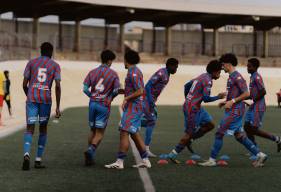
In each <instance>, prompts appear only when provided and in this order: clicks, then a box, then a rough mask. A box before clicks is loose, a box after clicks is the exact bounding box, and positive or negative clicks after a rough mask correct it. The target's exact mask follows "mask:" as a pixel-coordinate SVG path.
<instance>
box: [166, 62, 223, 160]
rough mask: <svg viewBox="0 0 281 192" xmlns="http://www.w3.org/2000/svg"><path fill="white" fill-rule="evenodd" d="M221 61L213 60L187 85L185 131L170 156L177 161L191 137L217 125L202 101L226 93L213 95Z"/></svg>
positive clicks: (216, 98)
mask: <svg viewBox="0 0 281 192" xmlns="http://www.w3.org/2000/svg"><path fill="white" fill-rule="evenodd" d="M221 69H222V67H221V63H220V62H219V61H218V60H212V61H211V62H209V64H208V65H207V68H206V71H207V73H203V74H201V75H200V76H198V77H196V78H195V79H193V80H191V81H190V82H188V83H187V84H186V85H185V94H186V98H185V103H184V104H183V113H184V120H185V121H184V124H185V131H184V132H185V133H184V135H183V137H182V138H181V140H180V141H179V143H178V144H177V145H176V146H175V148H174V149H173V150H172V151H171V152H170V153H169V155H168V157H169V158H170V159H171V160H172V161H173V162H177V161H176V156H177V155H178V154H179V153H180V152H181V151H182V150H183V149H184V148H185V146H186V145H188V144H189V143H190V141H191V139H197V138H200V137H202V136H203V135H205V134H206V133H207V132H209V131H211V130H212V129H213V128H214V127H215V125H214V122H213V119H212V117H211V116H210V115H209V114H208V112H207V111H205V109H204V108H203V107H202V106H201V103H202V102H205V103H208V102H213V101H216V100H219V99H223V98H224V97H225V95H226V93H219V94H218V95H217V96H210V95H211V88H212V85H213V79H214V80H217V79H219V78H220V73H221Z"/></svg>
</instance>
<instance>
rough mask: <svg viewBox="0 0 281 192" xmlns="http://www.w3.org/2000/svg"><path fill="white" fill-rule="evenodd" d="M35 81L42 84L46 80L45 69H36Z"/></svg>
mask: <svg viewBox="0 0 281 192" xmlns="http://www.w3.org/2000/svg"><path fill="white" fill-rule="evenodd" d="M37 80H38V81H39V82H40V83H44V82H45V81H46V80H47V68H39V69H38V75H37Z"/></svg>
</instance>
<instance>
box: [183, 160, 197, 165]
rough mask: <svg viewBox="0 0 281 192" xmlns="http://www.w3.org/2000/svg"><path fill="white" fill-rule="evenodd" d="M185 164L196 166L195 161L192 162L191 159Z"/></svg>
mask: <svg viewBox="0 0 281 192" xmlns="http://www.w3.org/2000/svg"><path fill="white" fill-rule="evenodd" d="M185 164H187V165H196V161H194V160H192V159H189V160H187V161H186V162H185Z"/></svg>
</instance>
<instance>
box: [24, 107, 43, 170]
mask: <svg viewBox="0 0 281 192" xmlns="http://www.w3.org/2000/svg"><path fill="white" fill-rule="evenodd" d="M38 115H39V104H38V103H31V102H27V103H26V124H27V127H26V131H25V133H24V138H23V140H24V144H23V154H24V155H23V156H24V157H23V164H22V169H23V170H29V169H30V149H31V144H32V136H33V133H34V128H35V123H36V121H37V119H38Z"/></svg>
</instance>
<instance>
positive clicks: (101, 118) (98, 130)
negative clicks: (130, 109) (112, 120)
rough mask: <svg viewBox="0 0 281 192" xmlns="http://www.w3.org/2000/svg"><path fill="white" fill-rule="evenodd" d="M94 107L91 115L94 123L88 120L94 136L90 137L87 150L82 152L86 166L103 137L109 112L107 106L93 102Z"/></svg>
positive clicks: (88, 164) (90, 162)
mask: <svg viewBox="0 0 281 192" xmlns="http://www.w3.org/2000/svg"><path fill="white" fill-rule="evenodd" d="M94 108H95V109H94V114H93V115H92V117H94V118H92V117H91V121H93V122H94V123H91V122H90V125H91V129H92V130H93V131H92V132H93V133H94V134H93V135H94V136H93V137H92V138H91V140H90V145H89V146H88V149H87V151H86V152H85V153H84V154H85V165H86V166H90V165H92V164H93V160H94V158H95V153H96V149H97V147H98V146H99V144H100V143H101V141H102V139H103V137H104V132H105V128H106V126H107V121H108V118H109V114H110V108H109V107H106V106H103V105H101V104H98V103H95V107H94ZM93 126H94V127H93Z"/></svg>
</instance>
